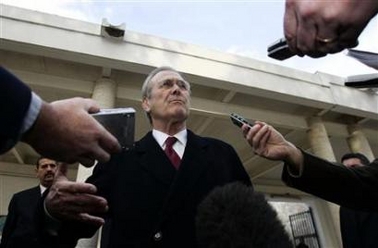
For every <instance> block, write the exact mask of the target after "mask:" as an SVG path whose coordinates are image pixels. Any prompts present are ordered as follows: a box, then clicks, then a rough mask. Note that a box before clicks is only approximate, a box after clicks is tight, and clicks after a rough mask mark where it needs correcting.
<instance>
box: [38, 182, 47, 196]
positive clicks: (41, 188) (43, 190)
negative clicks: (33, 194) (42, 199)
mask: <svg viewBox="0 0 378 248" xmlns="http://www.w3.org/2000/svg"><path fill="white" fill-rule="evenodd" d="M39 188H40V190H41V195H43V193H44V192H45V190H46V189H47V188H46V187H45V186H43V185H42V184H40V185H39Z"/></svg>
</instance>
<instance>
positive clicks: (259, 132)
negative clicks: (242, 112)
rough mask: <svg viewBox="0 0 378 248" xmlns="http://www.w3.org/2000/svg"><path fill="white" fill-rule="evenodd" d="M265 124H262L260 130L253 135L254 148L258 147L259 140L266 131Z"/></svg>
mask: <svg viewBox="0 0 378 248" xmlns="http://www.w3.org/2000/svg"><path fill="white" fill-rule="evenodd" d="M267 130H268V129H267V125H263V126H262V127H261V128H260V130H259V131H258V132H257V133H256V134H255V135H254V137H253V140H252V143H253V147H254V148H255V149H258V148H259V147H260V142H261V139H262V137H263V136H264V134H265V133H266V132H267Z"/></svg>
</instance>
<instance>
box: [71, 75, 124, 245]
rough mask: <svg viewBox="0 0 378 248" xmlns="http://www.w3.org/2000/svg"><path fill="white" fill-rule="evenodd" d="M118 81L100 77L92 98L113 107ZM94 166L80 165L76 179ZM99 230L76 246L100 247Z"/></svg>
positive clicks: (88, 173)
mask: <svg viewBox="0 0 378 248" xmlns="http://www.w3.org/2000/svg"><path fill="white" fill-rule="evenodd" d="M116 88H117V85H116V83H115V82H114V81H113V80H111V79H108V78H100V79H98V80H97V81H96V83H95V86H94V90H93V94H92V99H93V100H95V101H96V102H97V103H98V104H99V105H100V107H101V108H113V107H114V105H115V99H116ZM92 171H93V167H91V168H86V167H84V166H82V165H80V166H79V169H78V172H77V178H76V181H78V182H84V181H85V180H86V179H87V178H88V177H89V176H90V175H92ZM99 233H100V232H97V233H96V234H95V235H94V236H93V237H92V238H90V239H81V240H79V242H78V244H77V246H76V248H97V247H100V242H99V237H100V235H99Z"/></svg>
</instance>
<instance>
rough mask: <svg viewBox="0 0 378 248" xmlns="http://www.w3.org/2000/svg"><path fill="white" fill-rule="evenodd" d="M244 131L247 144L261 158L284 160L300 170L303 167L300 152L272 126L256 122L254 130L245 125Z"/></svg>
mask: <svg viewBox="0 0 378 248" xmlns="http://www.w3.org/2000/svg"><path fill="white" fill-rule="evenodd" d="M242 130H243V135H244V137H245V138H246V140H247V142H248V143H249V144H250V145H251V147H252V148H253V149H254V152H255V153H256V154H258V155H259V156H261V157H264V158H267V159H270V160H283V161H285V162H288V163H290V164H292V165H294V166H295V167H297V166H298V168H299V166H301V164H302V160H303V157H302V153H301V152H300V150H299V149H298V148H297V147H295V146H294V145H293V144H292V143H290V142H289V141H287V140H286V139H285V138H284V137H283V136H282V134H281V133H279V132H278V131H277V130H276V129H274V128H273V127H272V126H270V125H268V124H266V123H264V122H260V121H256V122H255V125H254V126H253V127H252V128H249V127H248V126H247V125H245V124H244V125H243V126H242Z"/></svg>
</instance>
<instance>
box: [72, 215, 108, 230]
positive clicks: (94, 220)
mask: <svg viewBox="0 0 378 248" xmlns="http://www.w3.org/2000/svg"><path fill="white" fill-rule="evenodd" d="M77 220H78V221H80V222H82V223H86V224H90V225H93V226H96V227H100V226H102V225H103V224H104V223H105V220H104V219H103V218H101V217H98V216H94V215H90V214H87V213H81V214H79V215H78V217H77Z"/></svg>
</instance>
